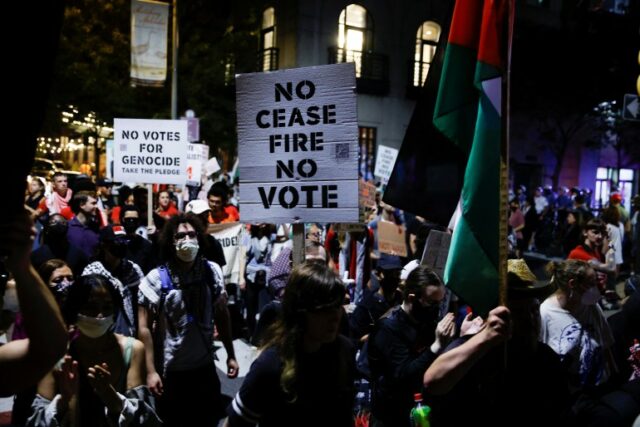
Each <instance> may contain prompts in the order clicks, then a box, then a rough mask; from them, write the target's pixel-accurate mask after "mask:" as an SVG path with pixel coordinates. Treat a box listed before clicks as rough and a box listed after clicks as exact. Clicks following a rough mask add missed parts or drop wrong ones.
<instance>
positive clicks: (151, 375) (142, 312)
mask: <svg viewBox="0 0 640 427" xmlns="http://www.w3.org/2000/svg"><path fill="white" fill-rule="evenodd" d="M150 320H151V319H150V317H149V312H148V311H147V308H146V307H144V306H138V336H139V338H140V340H141V341H142V343H143V345H144V355H145V362H146V368H147V369H146V370H147V385H148V386H149V389H150V390H151V391H152V392H153V393H154V394H155V395H157V396H161V395H162V391H163V389H162V379H161V378H160V375H159V374H158V372H157V371H156V365H155V362H154V360H153V359H154V353H153V338H152V336H151V329H150V325H149V323H150Z"/></svg>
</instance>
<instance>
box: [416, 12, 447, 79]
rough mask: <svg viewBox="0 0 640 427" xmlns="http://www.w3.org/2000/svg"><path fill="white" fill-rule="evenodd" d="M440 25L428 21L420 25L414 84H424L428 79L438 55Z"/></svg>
mask: <svg viewBox="0 0 640 427" xmlns="http://www.w3.org/2000/svg"><path fill="white" fill-rule="evenodd" d="M440 32H441V29H440V25H438V24H436V23H435V22H432V21H427V22H425V23H423V24H422V25H420V28H418V33H417V36H416V52H415V56H414V62H413V85H414V86H422V85H423V84H424V82H425V80H427V74H428V73H429V67H430V66H431V61H433V57H434V56H435V55H436V47H437V45H438V40H439V39H440Z"/></svg>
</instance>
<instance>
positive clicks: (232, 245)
mask: <svg viewBox="0 0 640 427" xmlns="http://www.w3.org/2000/svg"><path fill="white" fill-rule="evenodd" d="M224 225H226V226H227V227H224V228H221V229H219V230H218V231H216V232H215V233H211V234H212V235H213V236H214V237H215V238H216V239H218V241H219V242H220V245H222V250H223V251H224V259H225V261H226V262H227V263H226V264H225V266H224V267H222V274H223V275H224V283H225V284H229V283H235V284H238V283H239V277H240V260H241V257H240V250H241V249H240V248H241V246H240V244H241V240H242V239H241V237H242V233H243V227H244V226H243V225H242V224H241V223H235V224H234V223H231V224H224Z"/></svg>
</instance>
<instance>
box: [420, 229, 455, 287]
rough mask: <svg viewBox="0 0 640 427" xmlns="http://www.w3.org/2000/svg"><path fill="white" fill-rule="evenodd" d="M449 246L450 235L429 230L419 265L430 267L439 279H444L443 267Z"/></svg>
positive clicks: (445, 263)
mask: <svg viewBox="0 0 640 427" xmlns="http://www.w3.org/2000/svg"><path fill="white" fill-rule="evenodd" d="M450 245H451V234H449V233H446V232H444V231H437V230H431V231H430V232H429V237H427V242H426V244H425V245H424V253H423V254H422V260H421V261H420V263H421V264H422V265H426V266H427V267H430V268H431V269H432V270H433V271H435V272H436V273H438V275H439V276H440V277H444V267H445V265H447V256H448V255H449V246H450Z"/></svg>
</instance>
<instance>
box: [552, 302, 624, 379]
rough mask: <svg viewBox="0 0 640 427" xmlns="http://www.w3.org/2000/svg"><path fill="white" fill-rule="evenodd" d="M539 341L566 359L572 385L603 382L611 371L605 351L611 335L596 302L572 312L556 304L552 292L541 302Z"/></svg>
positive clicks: (611, 342)
mask: <svg viewBox="0 0 640 427" xmlns="http://www.w3.org/2000/svg"><path fill="white" fill-rule="evenodd" d="M540 317H541V320H542V322H541V327H540V341H542V342H543V343H545V344H547V345H548V346H549V347H551V348H552V349H553V351H555V352H556V353H557V354H558V355H559V356H560V358H561V359H562V361H563V362H568V366H569V376H570V382H571V385H572V387H574V388H581V387H582V386H587V385H590V386H593V385H599V384H602V383H604V382H605V381H607V380H608V379H609V376H610V375H611V373H612V371H613V366H611V365H610V358H608V357H607V354H606V353H607V351H608V349H609V347H611V345H613V335H612V333H611V329H610V328H609V325H608V324H607V321H606V319H605V317H604V315H603V313H602V309H600V307H599V306H598V305H597V304H594V305H590V306H583V307H582V309H581V310H580V311H579V313H577V314H576V316H574V315H573V314H572V313H570V312H569V311H567V310H565V309H563V308H562V307H560V306H559V305H558V300H557V298H556V296H555V295H551V296H550V297H549V298H547V299H546V300H545V301H544V302H543V303H542V305H540Z"/></svg>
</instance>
